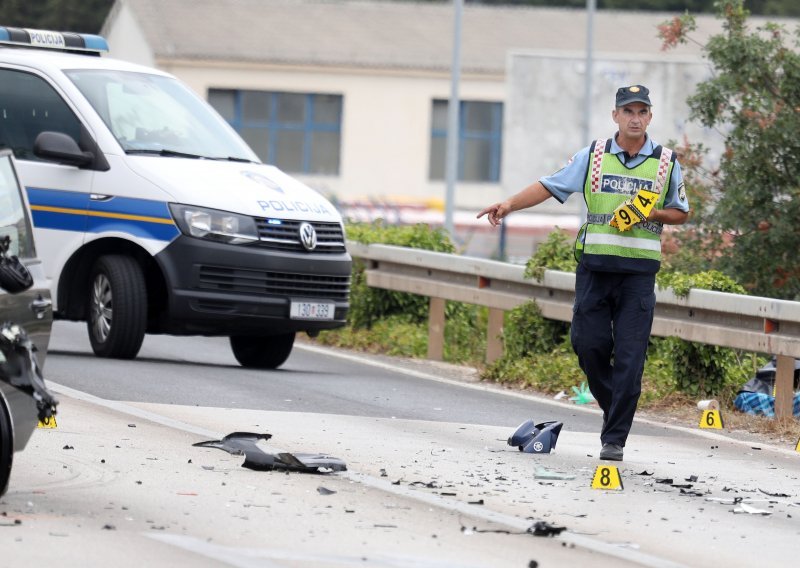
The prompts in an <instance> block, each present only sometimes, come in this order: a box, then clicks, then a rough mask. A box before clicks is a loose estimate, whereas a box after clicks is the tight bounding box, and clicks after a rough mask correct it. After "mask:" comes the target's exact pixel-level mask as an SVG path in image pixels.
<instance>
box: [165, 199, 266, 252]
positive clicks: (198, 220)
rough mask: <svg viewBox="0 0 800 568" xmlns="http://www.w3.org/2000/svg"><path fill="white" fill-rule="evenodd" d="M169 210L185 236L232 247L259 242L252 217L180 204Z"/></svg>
mask: <svg viewBox="0 0 800 568" xmlns="http://www.w3.org/2000/svg"><path fill="white" fill-rule="evenodd" d="M169 208H170V211H171V212H172V217H173V218H174V219H175V222H176V223H177V224H178V228H179V229H180V230H181V232H182V233H183V234H184V235H188V236H190V237H197V238H198V239H206V240H209V241H216V242H219V243H228V244H231V245H241V244H245V243H252V242H254V241H257V240H258V231H257V230H256V222H255V221H254V220H253V218H252V217H247V216H246V215H237V214H236V213H231V212H230V211H219V210H217V209H206V208H205V207H195V206H193V205H181V204H179V203H170V204H169Z"/></svg>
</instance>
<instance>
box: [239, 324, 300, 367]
mask: <svg viewBox="0 0 800 568" xmlns="http://www.w3.org/2000/svg"><path fill="white" fill-rule="evenodd" d="M294 336H295V333H294V332H292V333H282V334H280V335H257V336H253V335H232V336H231V349H232V350H233V356H234V357H236V360H237V361H239V364H240V365H241V366H242V367H247V368H250V369H277V368H278V367H280V366H281V365H283V364H284V363H285V362H286V359H288V358H289V354H290V353H291V352H292V346H293V345H294Z"/></svg>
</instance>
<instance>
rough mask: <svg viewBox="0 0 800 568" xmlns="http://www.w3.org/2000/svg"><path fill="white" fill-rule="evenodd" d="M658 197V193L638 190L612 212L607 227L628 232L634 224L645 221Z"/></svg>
mask: <svg viewBox="0 0 800 568" xmlns="http://www.w3.org/2000/svg"><path fill="white" fill-rule="evenodd" d="M658 197H659V194H658V193H655V192H652V191H648V190H646V189H640V190H639V191H638V192H637V193H636V195H634V196H633V197H631V198H630V199H628V200H626V201H625V202H624V203H623V204H621V205H620V206H619V207H617V208H616V209H615V210H614V216H613V217H612V219H611V221H610V222H609V225H611V226H612V227H614V228H616V229H617V230H619V231H620V232H622V231H628V230H630V229H631V228H632V227H633V226H634V225H635V224H636V223H641V222H642V221H646V220H647V217H648V216H649V215H650V212H651V211H652V210H653V206H654V205H655V204H656V202H657V201H658Z"/></svg>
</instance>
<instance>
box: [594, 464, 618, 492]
mask: <svg viewBox="0 0 800 568" xmlns="http://www.w3.org/2000/svg"><path fill="white" fill-rule="evenodd" d="M592 489H616V490H619V491H622V489H623V487H622V477H620V475H619V469H617V466H615V465H598V466H597V469H596V470H594V479H593V480H592Z"/></svg>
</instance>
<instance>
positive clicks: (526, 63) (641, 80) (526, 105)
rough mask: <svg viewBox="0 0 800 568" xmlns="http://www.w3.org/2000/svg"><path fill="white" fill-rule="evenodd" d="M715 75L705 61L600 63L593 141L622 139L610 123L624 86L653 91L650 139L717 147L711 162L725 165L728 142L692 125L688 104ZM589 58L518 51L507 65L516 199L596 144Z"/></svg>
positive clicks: (507, 127) (506, 158)
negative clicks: (588, 93)
mask: <svg viewBox="0 0 800 568" xmlns="http://www.w3.org/2000/svg"><path fill="white" fill-rule="evenodd" d="M709 76H710V69H709V68H708V66H707V64H705V63H704V62H702V61H701V60H698V59H679V58H673V57H667V56H662V57H659V58H652V57H637V56H632V55H625V56H616V55H607V54H606V55H604V54H599V55H597V56H595V61H594V63H593V69H592V114H591V119H590V125H589V133H590V134H589V135H590V137H591V138H592V139H595V138H608V137H609V136H611V135H613V134H614V133H615V132H616V125H615V124H614V122H613V121H612V119H611V111H612V110H613V108H614V97H615V94H616V91H617V89H618V88H619V87H622V86H626V85H633V84H642V85H645V86H646V87H647V88H648V89H650V99H651V101H652V102H653V121H652V122H651V124H650V127H649V128H648V133H649V134H650V135H651V137H652V138H653V139H654V140H655V141H656V142H659V143H662V144H666V143H667V142H668V141H669V140H678V141H682V140H683V139H684V136H685V137H687V138H688V139H689V140H690V141H692V142H694V143H697V142H702V143H703V144H704V145H705V146H706V147H708V148H710V150H711V152H710V154H709V158H710V160H711V162H718V160H719V156H720V153H721V151H722V137H721V136H720V135H719V134H718V133H716V132H713V131H709V130H708V129H705V128H703V127H701V126H698V125H697V124H695V123H690V122H689V121H688V118H689V107H688V106H687V104H686V99H687V97H688V96H689V95H690V94H692V93H693V92H694V89H695V86H696V85H697V83H698V82H700V81H702V80H704V79H706V78H708V77H709ZM584 77H585V55H584V54H555V53H552V52H513V53H511V54H510V55H509V64H508V73H507V78H508V93H509V95H508V99H507V101H506V112H505V122H504V125H503V129H504V148H503V149H504V155H503V167H502V168H503V169H502V171H503V173H502V180H503V194H505V195H511V194H513V193H515V192H517V191H519V189H521V188H522V187H524V186H526V185H528V184H530V183H531V182H533V181H535V180H537V179H538V178H540V177H542V176H544V175H548V174H550V173H552V172H554V171H556V170H558V169H559V168H561V167H562V166H563V165H564V164H565V163H566V162H567V160H568V159H569V158H570V157H571V156H572V155H573V154H574V153H575V152H576V151H577V150H579V149H580V148H581V147H583V146H586V145H588V143H589V142H590V140H583V139H582V138H583V124H584V122H583V121H584V114H585V111H584V108H585V104H584V92H585V86H584ZM578 205H579V200H578V199H577V198H571V199H570V200H569V201H568V204H567V206H566V207H564V206H562V205H560V204H559V203H558V202H556V201H555V200H548V201H547V202H546V203H545V204H542V205H541V206H539V208H538V210H540V211H553V212H559V213H564V211H565V210H570V211H577V208H578Z"/></svg>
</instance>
